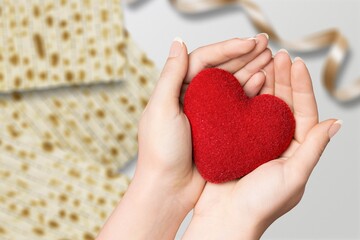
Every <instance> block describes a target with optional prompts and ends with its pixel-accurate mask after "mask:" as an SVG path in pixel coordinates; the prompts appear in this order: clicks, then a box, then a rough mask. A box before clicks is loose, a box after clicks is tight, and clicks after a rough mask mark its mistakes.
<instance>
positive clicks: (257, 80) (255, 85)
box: [243, 71, 266, 98]
mask: <svg viewBox="0 0 360 240" xmlns="http://www.w3.org/2000/svg"><path fill="white" fill-rule="evenodd" d="M265 79H266V73H265V71H260V72H258V73H255V74H254V75H253V76H252V77H251V78H250V79H249V81H247V83H246V84H245V85H244V87H243V89H244V92H245V94H246V95H247V96H248V97H249V98H252V97H255V96H256V95H258V94H259V92H260V89H261V88H262V86H263V84H264V82H265Z"/></svg>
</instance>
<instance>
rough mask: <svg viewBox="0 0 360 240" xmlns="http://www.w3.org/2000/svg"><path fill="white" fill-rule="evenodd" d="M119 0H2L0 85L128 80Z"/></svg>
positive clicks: (11, 87) (4, 87)
mask: <svg viewBox="0 0 360 240" xmlns="http://www.w3.org/2000/svg"><path fill="white" fill-rule="evenodd" d="M122 17H123V16H122V11H121V5H120V0H56V1H54V0H31V1H29V0H2V1H1V2H0V90H1V91H12V90H14V89H15V90H24V89H32V88H41V87H54V86H60V85H71V84H80V83H96V82H108V81H116V80H122V79H124V64H125V60H126V57H125V49H124V48H125V43H124V29H123V19H122Z"/></svg>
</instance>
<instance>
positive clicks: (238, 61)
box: [216, 34, 269, 74]
mask: <svg viewBox="0 0 360 240" xmlns="http://www.w3.org/2000/svg"><path fill="white" fill-rule="evenodd" d="M256 40H257V44H256V47H255V48H254V49H252V51H250V52H249V53H247V54H245V55H241V56H239V57H237V58H234V59H231V60H229V61H227V62H225V63H222V64H220V65H218V66H216V67H217V68H221V69H224V70H226V71H228V72H231V73H233V74H234V73H235V72H237V71H239V70H240V69H241V68H243V67H244V66H245V65H246V64H248V63H249V62H250V61H252V60H253V59H254V58H256V57H257V56H259V55H260V54H261V53H262V52H263V51H264V50H265V49H266V48H267V46H268V42H269V39H268V36H267V35H266V34H258V35H257V36H256Z"/></svg>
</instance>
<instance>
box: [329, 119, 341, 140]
mask: <svg viewBox="0 0 360 240" xmlns="http://www.w3.org/2000/svg"><path fill="white" fill-rule="evenodd" d="M342 124H343V121H342V120H337V121H336V122H334V123H333V124H332V125H331V127H330V128H329V130H328V134H329V138H332V137H333V136H335V134H336V133H337V132H338V131H339V130H340V128H341V126H342Z"/></svg>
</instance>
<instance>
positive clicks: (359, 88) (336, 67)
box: [135, 0, 360, 102]
mask: <svg viewBox="0 0 360 240" xmlns="http://www.w3.org/2000/svg"><path fill="white" fill-rule="evenodd" d="M135 1H136V0H135ZM169 1H170V3H171V4H172V5H173V6H174V8H175V9H177V10H178V11H179V12H182V13H185V14H197V13H201V12H206V11H211V10H215V9H218V8H222V7H225V6H229V5H238V6H240V7H241V8H242V9H243V10H244V11H245V12H246V14H247V15H248V17H249V19H250V21H251V22H252V24H253V25H254V26H255V28H256V29H257V30H258V31H259V32H266V33H267V34H268V35H269V36H270V38H271V40H272V41H274V42H276V43H278V44H279V45H281V46H283V47H285V48H287V49H289V50H292V51H296V52H311V51H316V50H320V49H323V48H327V47H330V51H329V53H328V55H327V57H326V61H325V65H324V70H323V76H322V82H323V84H324V86H325V88H326V90H327V91H328V92H329V93H330V94H331V95H332V96H333V97H334V98H335V99H337V100H338V101H341V102H349V101H352V100H354V99H356V98H358V97H359V96H360V77H359V78H358V79H357V80H356V81H355V83H354V84H352V85H350V86H347V87H344V88H340V89H339V88H337V86H336V79H337V77H338V73H339V71H340V69H341V66H342V65H343V64H344V59H345V56H346V54H347V52H348V50H349V44H348V41H347V39H346V37H345V36H344V35H342V33H341V32H340V31H339V30H338V29H335V28H334V29H328V30H325V31H321V32H318V33H315V34H312V35H309V36H307V37H304V38H302V39H299V40H295V41H287V40H284V39H283V38H281V37H280V36H279V35H278V34H277V32H276V31H275V29H274V28H273V27H272V26H271V25H270V24H269V21H267V19H266V17H265V14H264V13H263V12H262V10H261V9H260V7H259V6H258V5H257V4H256V3H254V2H253V1H252V0H197V1H194V0H169Z"/></svg>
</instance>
